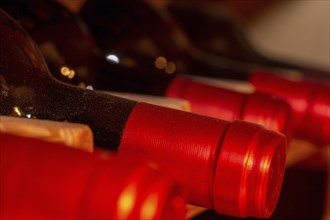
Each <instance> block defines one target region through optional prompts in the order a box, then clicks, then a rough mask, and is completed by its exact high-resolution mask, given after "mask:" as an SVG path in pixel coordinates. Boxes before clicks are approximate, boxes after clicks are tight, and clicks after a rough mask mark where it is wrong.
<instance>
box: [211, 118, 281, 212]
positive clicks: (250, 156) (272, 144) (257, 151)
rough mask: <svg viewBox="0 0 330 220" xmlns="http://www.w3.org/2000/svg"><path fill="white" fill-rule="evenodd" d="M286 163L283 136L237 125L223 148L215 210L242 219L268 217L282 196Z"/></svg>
mask: <svg viewBox="0 0 330 220" xmlns="http://www.w3.org/2000/svg"><path fill="white" fill-rule="evenodd" d="M285 161H286V140H285V137H284V135H281V134H279V133H277V132H274V131H270V130H267V129H264V128H263V127H262V126H259V125H255V124H247V123H245V122H244V121H234V122H233V123H232V124H231V126H230V127H229V129H228V131H227V133H226V136H225V138H224V140H223V142H222V144H221V149H220V152H219V157H218V160H217V165H216V170H215V176H214V184H213V189H212V190H213V193H212V194H213V203H214V208H215V209H216V210H217V211H219V212H222V213H227V214H235V215H237V213H239V216H241V217H246V216H255V217H260V218H266V217H269V216H270V215H271V214H272V212H273V211H274V209H275V207H276V204H277V200H278V197H279V194H280V190H281V186H282V181H283V176H284V171H285Z"/></svg>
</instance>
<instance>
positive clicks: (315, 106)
mask: <svg viewBox="0 0 330 220" xmlns="http://www.w3.org/2000/svg"><path fill="white" fill-rule="evenodd" d="M250 82H251V83H252V84H253V85H254V86H255V88H256V89H257V90H259V91H262V92H267V93H270V94H272V95H275V96H278V97H281V98H283V99H285V100H286V101H287V102H288V103H289V104H290V105H291V107H292V109H293V111H294V112H293V114H292V121H293V125H292V127H293V131H292V133H293V135H294V136H295V137H297V138H302V139H305V140H309V141H311V142H313V143H315V144H317V145H319V146H327V145H329V144H330V85H329V84H326V83H317V82H314V81H313V82H312V81H308V80H297V81H294V80H289V79H286V78H284V77H283V76H278V75H275V74H271V73H266V72H263V71H258V72H255V73H253V74H252V75H251V77H250Z"/></svg>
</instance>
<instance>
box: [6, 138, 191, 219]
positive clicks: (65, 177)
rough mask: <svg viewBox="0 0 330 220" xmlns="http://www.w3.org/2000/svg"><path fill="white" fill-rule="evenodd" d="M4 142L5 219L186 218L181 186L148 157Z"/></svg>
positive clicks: (11, 140) (17, 140)
mask: <svg viewBox="0 0 330 220" xmlns="http://www.w3.org/2000/svg"><path fill="white" fill-rule="evenodd" d="M0 139H1V145H0V158H1V159H0V171H1V172H0V177H1V197H0V217H1V219H82V218H83V219H168V218H175V219H182V220H183V219H185V204H184V199H183V194H182V192H181V188H180V186H179V184H178V183H176V182H175V181H174V180H173V179H172V178H170V177H169V176H168V175H165V173H164V172H162V171H161V170H159V169H158V170H156V169H152V168H151V167H150V166H149V165H148V159H146V158H144V159H142V158H138V157H133V156H126V157H125V156H121V157H118V155H115V154H111V153H102V154H98V153H94V154H90V153H87V152H83V151H80V150H76V149H71V148H68V147H65V146H62V145H60V144H55V143H49V142H45V141H41V140H38V139H33V138H26V137H18V136H13V135H9V134H5V133H0ZM152 198H154V199H152Z"/></svg>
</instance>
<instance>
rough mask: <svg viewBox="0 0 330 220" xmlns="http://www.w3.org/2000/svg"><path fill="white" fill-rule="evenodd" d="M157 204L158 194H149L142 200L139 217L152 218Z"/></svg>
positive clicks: (155, 212)
mask: <svg viewBox="0 0 330 220" xmlns="http://www.w3.org/2000/svg"><path fill="white" fill-rule="evenodd" d="M158 206H159V195H158V194H157V193H152V194H150V195H149V196H148V197H147V198H146V200H145V201H144V202H143V204H142V207H141V212H140V219H154V218H155V216H156V214H157V209H158Z"/></svg>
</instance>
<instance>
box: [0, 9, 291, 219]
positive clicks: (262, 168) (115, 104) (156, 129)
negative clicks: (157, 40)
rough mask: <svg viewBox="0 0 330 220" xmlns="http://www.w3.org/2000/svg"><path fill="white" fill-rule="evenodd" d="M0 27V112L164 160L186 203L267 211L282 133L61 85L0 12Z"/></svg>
mask: <svg viewBox="0 0 330 220" xmlns="http://www.w3.org/2000/svg"><path fill="white" fill-rule="evenodd" d="M0 29H1V31H0V42H2V44H0V50H1V54H0V82H1V84H0V89H1V92H0V94H1V96H0V101H1V106H0V114H2V115H16V116H21V117H25V116H26V114H29V115H30V117H31V118H40V119H50V120H55V121H56V120H57V121H64V120H66V121H69V122H77V123H83V124H88V125H89V126H90V127H91V129H92V131H93V134H94V138H95V145H97V146H101V147H102V146H103V147H107V148H111V149H113V150H119V153H122V154H123V153H125V154H128V153H131V152H136V153H142V154H144V155H148V156H152V157H153V158H155V159H156V158H157V161H158V159H159V161H161V160H167V164H170V165H171V166H174V167H175V169H174V168H173V169H172V170H173V173H174V174H175V175H176V177H177V178H178V180H179V181H180V183H181V184H182V186H183V188H185V190H186V191H187V192H188V193H187V194H188V196H187V202H188V203H190V204H193V205H194V204H195V205H200V206H204V207H208V208H213V209H215V210H217V211H218V212H222V213H227V214H230V215H236V216H260V217H267V216H269V215H271V213H272V212H273V210H274V208H275V206H276V202H277V199H278V196H279V193H280V188H281V183H282V180H283V173H284V170H285V157H286V140H285V136H283V135H282V134H280V133H278V132H275V131H271V130H267V129H265V128H264V127H262V126H260V125H256V124H252V123H248V122H244V121H234V122H228V121H223V120H219V119H215V118H209V117H206V116H202V115H196V114H192V113H187V112H183V111H179V110H173V109H168V108H163V107H159V106H154V105H150V104H145V103H136V102H134V101H130V100H125V99H121V98H118V97H114V96H111V95H105V94H102V93H98V92H95V91H91V90H88V89H83V88H79V87H77V86H72V85H69V84H65V83H62V82H60V81H58V80H56V79H55V78H53V77H52V75H51V73H50V72H49V70H48V68H47V65H46V63H45V62H44V59H43V57H42V55H41V52H40V51H39V50H38V48H37V46H36V44H35V43H34V42H33V41H32V39H31V38H30V37H29V35H28V34H27V33H26V32H25V31H24V30H23V29H22V27H21V26H19V25H18V24H17V23H16V22H15V21H14V20H13V19H12V18H11V17H10V16H9V15H7V14H6V13H5V12H3V11H1V13H0ZM233 161H235V162H233ZM169 162H170V163H169ZM196 180H198V181H196ZM242 189H244V190H242ZM242 201H246V202H245V203H244V204H243V203H242Z"/></svg>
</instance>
